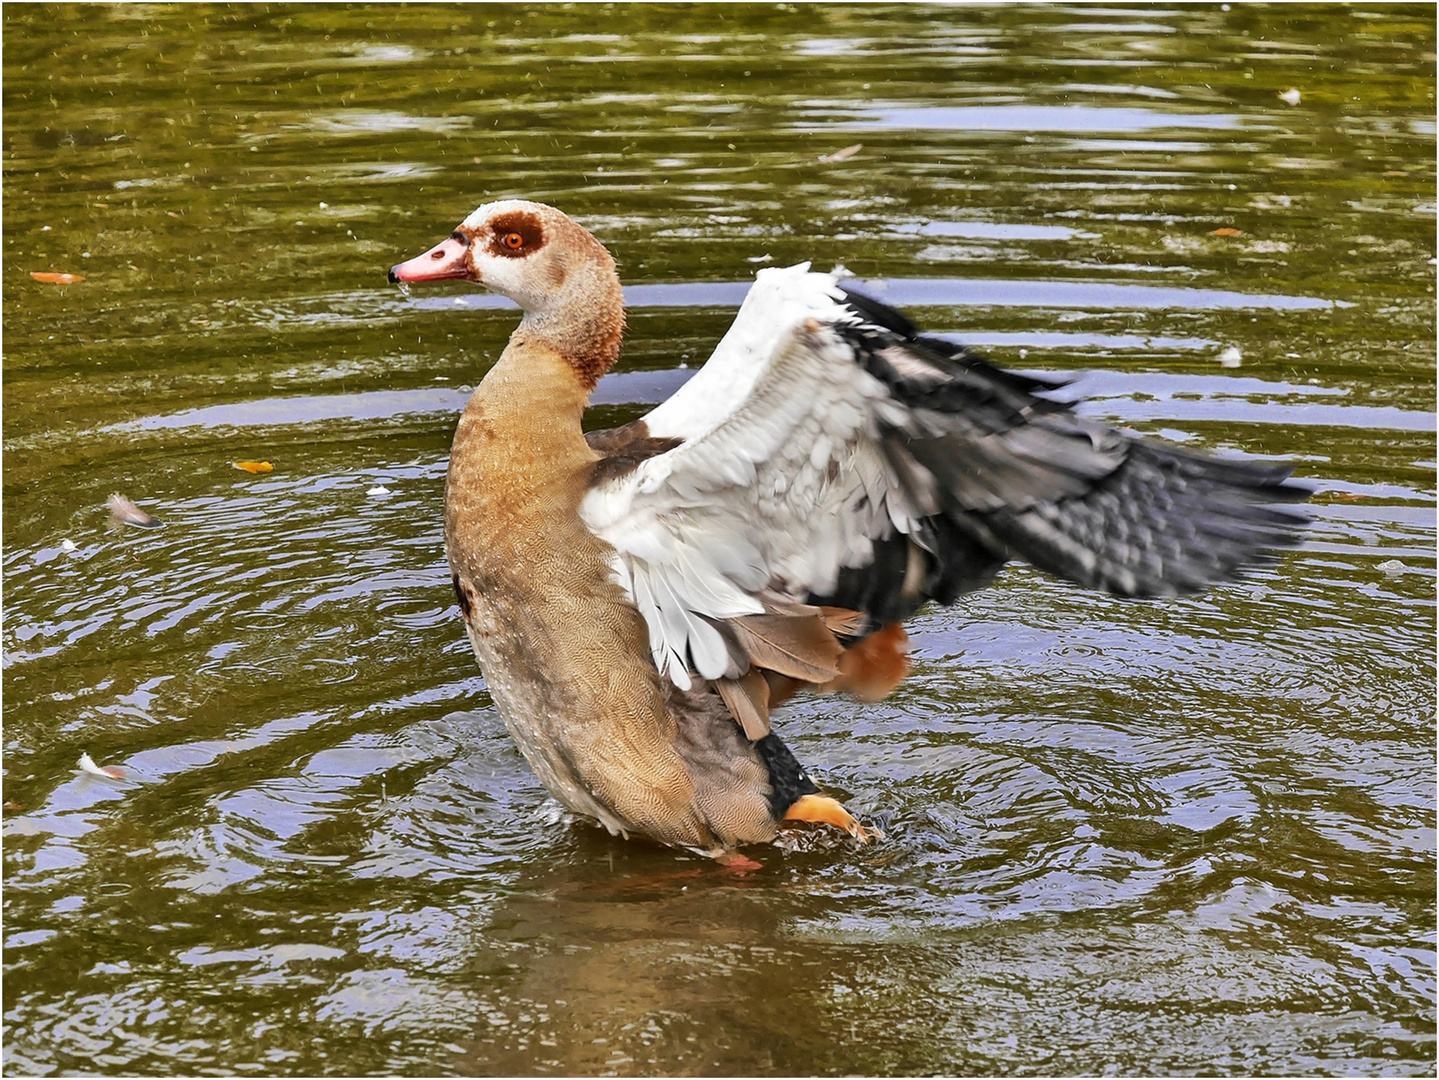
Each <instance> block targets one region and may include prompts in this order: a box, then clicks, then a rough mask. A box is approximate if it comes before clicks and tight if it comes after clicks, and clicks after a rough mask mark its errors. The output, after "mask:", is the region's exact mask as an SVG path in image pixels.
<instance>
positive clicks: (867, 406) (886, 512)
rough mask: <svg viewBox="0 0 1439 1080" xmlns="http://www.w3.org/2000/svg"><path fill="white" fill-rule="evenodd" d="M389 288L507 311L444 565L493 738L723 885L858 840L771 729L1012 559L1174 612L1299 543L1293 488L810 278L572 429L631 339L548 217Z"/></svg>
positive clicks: (848, 683) (488, 225)
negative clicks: (767, 855)
mask: <svg viewBox="0 0 1439 1080" xmlns="http://www.w3.org/2000/svg"><path fill="white" fill-rule="evenodd" d="M389 277H390V280H391V281H392V282H420V281H440V280H446V279H451V278H453V279H459V280H464V281H471V282H475V283H477V284H480V285H483V286H484V287H485V288H487V289H490V290H492V291H494V292H497V293H500V294H502V295H504V296H507V297H509V298H510V299H511V300H513V301H515V302H516V303H517V304H518V305H519V306H520V308H521V309H522V310H523V312H524V314H523V317H522V318H521V320H520V324H519V327H518V328H517V329H516V330H515V331H514V334H513V335H512V336H511V337H510V341H509V344H508V346H507V347H506V348H505V350H504V352H503V353H502V354H501V356H500V358H499V360H498V362H496V364H495V366H494V367H493V368H492V369H491V370H490V372H489V374H488V375H486V376H485V378H484V381H483V382H481V383H480V385H479V388H478V389H477V390H476V391H475V393H474V396H473V397H472V398H470V401H469V404H468V405H467V406H466V407H465V410H464V413H463V414H462V415H461V417H460V421H459V427H458V429H457V430H456V432H455V440H454V446H453V449H452V452H451V456H450V464H449V477H448V482H447V484H446V488H445V545H446V548H447V550H448V553H449V563H450V568H451V570H452V572H453V580H454V586H455V593H456V596H457V597H458V599H459V606H460V611H461V613H462V614H463V616H464V621H465V629H466V631H467V632H468V635H469V638H470V642H471V644H472V645H473V646H474V650H475V654H476V656H477V657H478V658H479V662H480V666H481V667H482V668H483V670H484V674H485V679H486V682H487V684H488V686H489V690H490V693H491V695H492V696H493V698H494V702H495V705H496V707H497V708H498V709H499V711H500V715H501V716H502V717H503V718H504V721H505V725H506V726H507V727H508V729H509V731H510V733H511V735H512V736H513V737H514V739H515V741H516V742H517V743H518V744H519V747H520V749H521V750H522V751H523V753H524V755H525V757H526V758H527V759H528V760H529V763H530V765H531V766H532V767H533V768H534V770H535V772H536V773H537V774H538V776H539V778H540V780H541V781H542V782H543V783H544V786H545V787H546V788H547V789H549V791H550V792H551V794H553V795H554V797H555V798H556V799H558V800H559V801H560V802H561V803H563V804H564V805H565V806H566V807H568V808H569V809H570V810H572V811H574V812H576V813H577V814H581V815H585V816H588V817H591V818H595V819H597V820H598V821H599V822H601V823H602V824H603V825H604V826H605V827H607V828H608V829H609V830H610V832H611V833H615V834H620V835H626V836H627V835H629V834H630V833H641V834H645V835H648V836H650V837H653V838H654V839H656V840H659V841H662V842H664V843H666V844H671V845H676V846H678V847H683V848H689V849H692V850H695V851H698V852H702V853H704V854H706V855H710V856H713V857H715V858H717V859H720V860H721V861H730V862H747V861H748V860H746V859H745V858H744V856H742V855H739V854H738V852H737V850H736V849H738V848H739V847H741V846H743V845H746V844H755V843H760V842H765V841H769V840H771V839H772V838H773V837H774V836H775V835H776V832H777V830H778V828H779V826H780V823H781V822H783V821H786V820H808V821H823V822H828V823H830V824H833V825H837V826H839V827H841V828H843V829H846V830H848V831H849V832H850V833H851V834H853V835H854V836H855V837H857V838H859V839H860V840H864V839H866V838H868V837H869V836H870V835H871V834H870V833H869V831H868V830H866V829H865V828H864V827H863V826H861V825H860V824H859V822H857V821H856V820H855V818H854V817H852V816H851V815H850V814H849V813H848V812H847V811H846V810H845V809H844V807H843V806H841V805H840V804H839V803H838V802H837V801H836V800H834V799H832V798H828V797H826V796H824V795H822V794H820V792H819V790H818V788H817V787H816V786H815V784H814V782H813V781H812V780H811V779H810V777H809V776H808V775H807V773H806V772H805V770H804V768H803V767H802V766H801V765H800V764H799V763H798V762H797V761H796V760H795V758H794V756H793V754H791V753H790V751H789V749H788V748H787V747H786V746H785V744H784V743H783V742H781V741H780V738H779V736H778V735H777V734H775V733H774V732H773V731H771V730H770V725H769V716H770V710H771V709H772V708H773V707H774V706H775V705H776V704H778V703H779V702H780V701H781V700H783V699H784V698H785V697H787V696H789V695H790V694H792V693H794V692H795V691H796V690H797V689H811V690H814V689H820V690H848V691H851V692H854V693H856V694H858V695H860V696H861V697H864V698H867V699H871V700H877V699H879V698H881V697H883V696H884V695H885V694H887V693H888V692H889V691H890V690H892V689H893V688H894V686H895V685H897V683H898V682H899V681H900V680H901V679H902V678H903V676H904V675H905V673H906V672H907V670H908V664H907V662H906V660H905V641H906V638H905V634H904V631H903V629H902V628H901V627H900V625H899V624H900V623H901V622H902V621H903V620H904V619H906V618H908V617H909V616H911V615H912V614H914V613H915V611H917V610H918V609H919V608H920V607H921V606H922V605H923V604H924V603H925V602H926V601H929V600H937V601H939V602H940V603H943V604H948V603H951V602H953V601H954V600H955V599H956V598H957V597H959V596H960V595H961V594H963V593H965V592H969V591H970V590H973V589H976V588H978V587H980V586H981V585H984V584H986V583H988V582H989V581H990V580H991V579H992V578H993V577H994V575H995V573H996V572H997V571H998V570H999V568H1000V567H1001V566H1002V565H1003V564H1004V563H1005V562H1006V561H1007V560H1009V559H1024V560H1026V561H1028V562H1030V563H1032V564H1033V565H1035V566H1037V567H1040V568H1042V569H1044V570H1047V571H1051V572H1053V573H1055V574H1058V575H1059V576H1061V577H1064V578H1067V579H1069V580H1071V581H1074V582H1077V583H1079V584H1080V585H1085V586H1089V587H1092V588H1099V589H1104V590H1106V591H1108V592H1111V593H1116V594H1119V595H1122V596H1172V595H1176V594H1180V593H1187V592H1192V591H1195V590H1198V589H1201V588H1204V587H1205V586H1207V585H1210V584H1212V583H1214V582H1218V581H1223V580H1225V579H1227V578H1230V577H1232V576H1234V575H1235V574H1236V573H1237V572H1238V571H1240V570H1241V569H1242V568H1244V567H1246V566H1248V565H1251V564H1254V563H1256V562H1258V561H1261V560H1262V559H1263V558H1264V557H1265V555H1266V552H1268V551H1269V550H1270V549H1272V548H1275V547H1284V546H1290V545H1292V544H1294V543H1295V542H1296V540H1297V538H1298V536H1299V533H1300V532H1301V530H1302V528H1303V523H1304V519H1303V518H1302V517H1301V516H1299V515H1298V514H1296V513H1294V512H1293V511H1290V510H1285V509H1282V508H1277V507H1275V506H1273V505H1270V504H1273V503H1276V502H1282V501H1295V500H1299V499H1303V498H1304V497H1306V496H1307V494H1308V493H1307V492H1306V491H1305V490H1303V489H1302V488H1300V487H1299V486H1298V485H1296V484H1293V483H1291V482H1286V477H1287V476H1288V473H1289V470H1288V469H1286V468H1283V467H1278V466H1274V465H1268V464H1256V463H1250V462H1236V461H1228V460H1219V459H1216V458H1210V457H1202V456H1198V455H1195V454H1190V453H1185V452H1182V451H1179V450H1175V449H1173V448H1171V447H1169V446H1165V445H1161V444H1159V443H1155V442H1150V441H1147V440H1143V439H1137V438H1134V437H1131V436H1129V435H1125V434H1121V433H1120V432H1118V431H1115V430H1114V429H1112V428H1109V427H1106V426H1104V425H1102V424H1099V423H1095V422H1093V421H1090V420H1085V419H1081V418H1079V417H1077V416H1076V415H1075V414H1074V412H1073V411H1072V409H1071V408H1070V406H1069V405H1066V404H1061V403H1058V402H1055V401H1051V400H1049V399H1047V398H1046V397H1044V396H1043V394H1044V391H1046V390H1050V389H1053V386H1052V385H1050V384H1049V383H1046V382H1042V381H1040V380H1037V379H1033V378H1030V377H1028V376H1024V375H1019V374H1014V373H1011V372H1006V371H1001V370H999V369H997V368H995V367H993V366H991V365H990V364H989V363H987V362H986V361H985V360H984V359H983V358H981V357H980V356H979V355H977V354H976V353H974V352H972V351H971V350H969V349H966V348H962V347H957V346H954V345H951V344H949V343H947V342H944V341H941V340H939V339H937V338H933V337H926V336H923V335H921V334H919V333H918V332H917V331H916V330H915V328H914V326H913V325H912V324H911V323H910V322H909V321H908V320H907V319H906V318H905V317H904V316H903V315H901V314H899V313H898V312H897V311H895V310H893V309H891V308H889V307H886V306H884V305H883V304H880V303H878V302H876V301H875V300H873V299H870V298H868V297H866V296H863V295H861V294H860V293H857V292H855V291H853V290H852V289H851V288H849V287H848V286H846V285H844V284H841V283H840V281H838V280H837V279H836V277H835V276H834V275H832V274H820V273H813V272H811V271H810V270H809V267H808V264H800V265H799V266H792V267H789V268H787V269H767V270H761V271H760V272H759V274H758V275H757V277H756V280H755V284H754V287H753V288H752V289H751V290H750V291H749V295H748V296H747V297H746V298H745V301H744V304H743V306H742V307H741V308H740V311H739V314H738V316H737V317H736V318H735V321H734V325H733V326H731V327H730V329H729V331H728V332H727V333H726V334H725V336H724V338H723V339H722V340H721V341H720V343H719V345H718V346H717V347H716V348H715V351H714V355H713V356H712V357H710V359H709V361H708V362H707V363H706V364H705V366H704V367H703V368H702V369H701V370H700V371H699V372H697V373H696V374H695V376H694V377H693V378H692V379H690V381H689V382H687V383H685V384H684V386H682V387H681V388H680V389H679V390H678V391H677V392H676V393H675V394H674V396H673V397H671V398H670V399H669V400H668V401H666V402H664V403H663V404H661V405H660V406H658V407H657V408H655V409H654V410H652V411H651V412H650V413H649V414H648V415H646V416H645V417H644V418H643V419H641V420H637V421H635V422H634V423H631V424H627V425H625V426H624V427H620V428H616V429H614V430H611V431H598V432H591V433H590V434H589V435H586V434H585V433H584V432H583V430H582V429H581V426H580V419H581V416H582V414H583V413H584V410H585V407H586V405H587V403H588V399H589V395H590V392H591V391H592V390H593V389H594V387H595V384H596V382H597V381H598V380H599V378H600V376H601V375H603V374H604V373H605V372H606V371H608V370H609V369H610V367H611V366H612V365H613V364H614V362H615V358H616V357H617V356H618V355H619V350H620V337H621V334H622V333H623V331H624V328H625V317H624V308H623V304H622V300H621V294H620V282H619V277H618V276H617V274H616V272H615V264H614V260H613V259H612V258H611V257H610V254H609V252H607V251H606V250H605V248H604V247H603V245H601V244H600V242H599V241H598V240H596V239H595V238H594V237H593V236H592V235H590V233H589V232H587V231H586V230H585V229H584V228H582V227H581V226H580V225H579V224H577V223H576V222H575V221H573V220H571V219H570V218H569V217H567V216H566V215H564V214H563V213H561V212H560V211H558V210H556V209H554V208H552V207H549V206H544V205H541V204H539V203H533V202H521V201H516V200H506V201H502V202H493V203H488V204H486V205H484V206H481V207H480V208H479V209H478V210H476V211H475V212H474V213H473V214H471V215H470V216H469V217H467V218H466V219H465V220H464V222H463V223H462V224H461V225H460V226H459V227H458V228H457V229H456V230H455V232H454V234H453V235H451V236H450V238H449V239H447V240H445V241H443V242H442V243H441V244H439V246H437V247H435V248H434V249H432V250H430V251H428V252H426V253H424V254H423V255H419V256H417V257H416V258H413V259H410V260H409V261H407V262H402V263H400V264H398V265H396V266H395V267H393V268H392V269H391V270H390V274H389Z"/></svg>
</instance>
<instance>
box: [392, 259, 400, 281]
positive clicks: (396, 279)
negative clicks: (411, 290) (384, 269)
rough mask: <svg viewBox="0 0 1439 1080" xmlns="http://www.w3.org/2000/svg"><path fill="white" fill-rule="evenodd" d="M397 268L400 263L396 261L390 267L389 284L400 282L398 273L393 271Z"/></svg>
mask: <svg viewBox="0 0 1439 1080" xmlns="http://www.w3.org/2000/svg"><path fill="white" fill-rule="evenodd" d="M399 268H400V264H399V263H396V264H395V265H394V266H392V267H390V284H391V285H398V284H399V283H400V275H399V274H397V273H395V271H396V270H398V269H399Z"/></svg>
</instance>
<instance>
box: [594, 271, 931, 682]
mask: <svg viewBox="0 0 1439 1080" xmlns="http://www.w3.org/2000/svg"><path fill="white" fill-rule="evenodd" d="M841 300H842V294H841V293H840V292H839V291H838V290H837V289H836V288H835V278H834V277H833V275H830V274H816V273H810V272H809V264H808V263H802V264H800V265H799V266H792V267H788V268H785V269H769V270H761V271H760V272H759V274H758V275H757V276H756V280H755V284H754V287H753V288H752V289H750V291H749V294H748V295H747V296H746V297H745V301H744V304H743V305H742V306H741V307H740V311H739V314H738V315H737V316H736V318H735V321H734V325H733V326H731V327H730V329H729V331H728V333H726V334H725V336H724V338H723V339H722V340H721V341H720V343H719V345H718V346H717V347H716V348H715V351H714V354H713V355H712V356H711V357H710V359H709V361H708V362H707V363H706V364H705V366H704V367H703V368H701V369H700V371H699V372H698V373H696V375H695V376H694V378H692V379H691V380H690V381H689V382H688V383H686V384H685V385H684V386H683V387H681V388H680V390H679V391H678V392H677V393H675V395H674V396H673V397H671V398H670V399H669V400H668V401H666V402H665V403H664V404H662V405H660V406H658V407H657V408H655V409H654V410H653V411H652V412H650V413H649V415H647V416H646V417H645V422H646V424H647V425H648V427H649V433H650V435H651V436H652V437H655V438H679V439H683V440H684V442H683V443H682V444H681V445H679V446H677V447H676V448H675V449H673V450H671V451H669V452H667V453H664V454H658V455H656V456H655V457H652V458H649V459H648V460H646V461H644V462H641V463H640V465H639V466H638V467H637V468H636V469H635V470H634V471H633V472H631V473H628V474H626V475H624V476H621V477H618V478H617V479H615V480H612V481H610V482H608V483H606V484H602V485H599V486H597V487H596V488H594V489H593V490H592V491H591V492H590V493H589V494H588V495H587V496H586V497H585V499H584V502H583V504H582V505H581V507H580V514H581V517H582V518H583V519H584V521H585V522H586V524H587V525H588V526H589V527H590V528H591V529H593V530H594V532H595V533H596V535H598V536H600V537H601V538H602V539H604V540H605V541H606V542H608V543H609V544H611V545H612V546H613V547H614V549H615V567H614V569H615V579H616V580H617V581H618V582H619V583H620V585H621V586H622V587H623V588H624V589H625V590H626V592H627V593H628V594H629V596H630V598H631V599H632V600H633V601H634V603H635V605H636V606H637V607H638V608H639V610H640V612H641V614H642V615H643V616H644V619H645V622H646V624H647V625H648V627H649V632H650V646H651V649H652V650H653V652H654V658H655V664H656V665H657V666H658V667H659V669H660V671H661V672H662V673H664V674H666V675H668V676H669V678H670V679H671V680H673V681H674V683H675V684H676V685H677V686H680V687H682V688H685V689H688V688H689V687H690V685H691V678H690V671H694V672H697V673H698V674H699V675H700V676H701V677H702V678H706V679H715V678H719V677H721V676H722V675H724V674H726V667H727V665H728V664H729V656H728V652H727V650H726V649H725V647H724V643H723V639H722V638H721V637H720V635H719V633H718V632H717V631H715V629H714V628H713V627H712V626H711V625H710V624H709V623H707V622H706V621H705V619H703V618H701V617H700V616H708V617H710V618H714V619H727V618H734V617H737V616H741V615H754V614H759V613H760V612H762V611H763V610H764V606H763V605H762V604H761V602H760V601H759V599H758V594H760V593H761V592H762V591H764V590H766V589H770V588H775V587H779V588H780V589H781V590H782V591H783V592H786V593H788V594H789V595H791V596H794V597H798V598H801V599H802V598H803V597H804V596H805V595H807V594H808V593H810V592H820V593H824V592H827V591H829V590H831V589H833V587H834V585H835V581H836V577H837V575H838V573H839V571H840V569H841V568H842V567H844V566H855V565H861V564H863V563H864V562H865V561H866V560H867V559H868V558H869V557H870V554H871V546H872V542H873V540H874V539H875V538H876V537H878V536H880V535H881V534H882V533H883V532H884V531H885V530H886V529H887V528H889V527H890V525H891V524H892V525H893V526H894V527H896V528H898V529H899V530H900V531H902V532H909V531H910V530H911V527H912V525H913V523H914V522H915V520H916V519H917V518H918V517H920V516H922V515H923V514H924V513H925V512H932V508H931V507H925V506H910V505H908V503H907V502H906V500H905V499H904V497H903V496H902V495H901V494H900V490H899V488H898V487H897V485H896V484H895V483H894V482H893V481H892V478H890V477H889V476H888V474H887V466H886V463H885V460H884V458H883V456H882V454H881V453H880V450H879V447H878V445H877V443H876V441H875V439H876V425H875V417H876V415H877V414H880V413H884V412H886V410H887V411H888V412H889V413H892V412H893V410H895V409H900V410H905V409H906V407H905V406H904V405H902V404H900V403H899V402H897V401H895V400H894V399H892V398H890V397H889V395H888V393H887V391H886V389H885V387H884V385H883V384H882V383H880V382H879V380H877V379H875V378H874V377H873V376H872V375H870V374H869V373H868V372H867V371H865V370H864V368H863V367H861V366H860V365H859V364H858V363H856V362H855V355H854V350H853V348H852V347H851V346H850V345H849V344H848V343H847V342H846V341H845V340H844V339H843V338H842V337H840V336H839V335H838V334H836V333H835V332H834V331H833V329H831V327H832V326H833V325H836V324H840V325H843V324H849V323H854V322H856V321H858V320H857V319H856V317H855V316H854V315H853V313H852V312H851V311H850V310H849V309H848V308H847V307H845V306H844V305H843V304H842V303H841ZM906 411H907V410H906ZM886 414H887V413H886Z"/></svg>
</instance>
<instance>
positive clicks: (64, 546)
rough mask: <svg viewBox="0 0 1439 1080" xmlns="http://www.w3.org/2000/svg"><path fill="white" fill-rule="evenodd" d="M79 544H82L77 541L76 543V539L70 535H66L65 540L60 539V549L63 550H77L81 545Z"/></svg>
mask: <svg viewBox="0 0 1439 1080" xmlns="http://www.w3.org/2000/svg"><path fill="white" fill-rule="evenodd" d="M79 546H80V545H78V544H77V543H75V541H74V540H71V539H70V538H69V537H68V536H67V537H65V539H64V540H61V541H60V550H61V551H74V550H75V549H76V548H77V547H79Z"/></svg>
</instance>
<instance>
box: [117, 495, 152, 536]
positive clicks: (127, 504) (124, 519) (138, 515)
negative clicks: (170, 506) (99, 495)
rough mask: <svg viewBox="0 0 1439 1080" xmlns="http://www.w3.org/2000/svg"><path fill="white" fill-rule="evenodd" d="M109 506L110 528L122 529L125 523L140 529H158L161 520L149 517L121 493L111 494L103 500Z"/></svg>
mask: <svg viewBox="0 0 1439 1080" xmlns="http://www.w3.org/2000/svg"><path fill="white" fill-rule="evenodd" d="M105 505H106V506H108V507H109V508H110V528H112V529H123V528H124V527H125V526H126V525H138V526H139V527H140V528H142V529H158V528H159V527H160V525H161V524H162V522H161V521H160V519H159V518H155V517H151V516H150V515H149V514H147V513H145V511H143V510H141V509H140V508H139V507H138V506H136V505H135V504H134V503H132V502H131V501H130V500H129V499H127V498H125V496H123V495H111V496H110V497H109V498H108V499H106V500H105Z"/></svg>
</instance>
